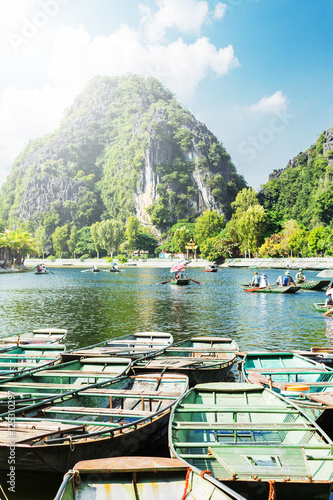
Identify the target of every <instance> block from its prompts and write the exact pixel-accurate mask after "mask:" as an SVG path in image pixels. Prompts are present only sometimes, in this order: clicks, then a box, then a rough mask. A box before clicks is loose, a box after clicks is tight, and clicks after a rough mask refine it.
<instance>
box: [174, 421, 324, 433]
mask: <svg viewBox="0 0 333 500" xmlns="http://www.w3.org/2000/svg"><path fill="white" fill-rule="evenodd" d="M173 427H175V428H176V429H182V430H220V431H243V430H248V431H258V432H264V431H271V432H275V431H303V432H304V431H312V430H314V424H312V423H311V422H310V421H308V422H303V423H295V422H290V423H288V422H281V423H275V422H272V423H269V422H265V423H263V422H259V423H253V422H230V423H224V422H221V423H215V422H214V423H209V422H173Z"/></svg>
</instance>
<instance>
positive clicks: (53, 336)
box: [0, 328, 67, 345]
mask: <svg viewBox="0 0 333 500" xmlns="http://www.w3.org/2000/svg"><path fill="white" fill-rule="evenodd" d="M66 335H67V330H64V329H63V328H40V329H38V330H32V332H27V333H21V334H18V335H9V336H6V337H1V338H0V345H1V344H38V343H42V344H44V343H51V344H54V343H58V342H62V341H63V340H64V339H65V337H66Z"/></svg>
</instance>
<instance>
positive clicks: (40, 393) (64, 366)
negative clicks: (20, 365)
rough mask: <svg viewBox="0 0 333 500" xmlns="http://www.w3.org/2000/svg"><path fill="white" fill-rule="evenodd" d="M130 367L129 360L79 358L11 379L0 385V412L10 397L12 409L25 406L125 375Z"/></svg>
mask: <svg viewBox="0 0 333 500" xmlns="http://www.w3.org/2000/svg"><path fill="white" fill-rule="evenodd" d="M130 366H131V359H129V358H111V357H107V358H102V357H98V358H97V357H93V358H81V359H80V360H74V361H68V362H66V363H60V364H55V365H52V366H47V367H42V368H39V369H37V370H35V371H33V372H32V373H29V374H27V375H24V374H23V375H18V376H16V377H12V378H11V379H9V380H7V381H5V382H3V383H1V382H0V411H2V412H4V411H6V408H8V401H9V400H10V399H11V398H12V397H13V395H14V397H15V405H16V408H18V407H22V406H27V405H29V404H32V403H36V402H37V401H41V400H43V399H46V398H50V397H52V396H53V395H55V394H63V393H65V392H69V391H73V390H75V389H84V388H85V387H87V386H89V385H92V384H98V383H99V382H104V381H108V380H113V379H115V378H116V377H120V376H122V375H125V374H126V373H128V372H129V370H130ZM9 392H10V394H9Z"/></svg>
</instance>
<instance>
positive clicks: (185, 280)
mask: <svg viewBox="0 0 333 500" xmlns="http://www.w3.org/2000/svg"><path fill="white" fill-rule="evenodd" d="M170 283H171V285H177V286H186V285H190V284H191V280H190V279H189V278H178V279H172V280H171V281H170Z"/></svg>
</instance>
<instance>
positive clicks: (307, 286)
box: [296, 280, 330, 290]
mask: <svg viewBox="0 0 333 500" xmlns="http://www.w3.org/2000/svg"><path fill="white" fill-rule="evenodd" d="M296 284H297V286H299V287H301V289H302V290H322V289H323V288H325V287H326V286H328V285H329V284H330V280H313V281H306V282H305V283H296Z"/></svg>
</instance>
